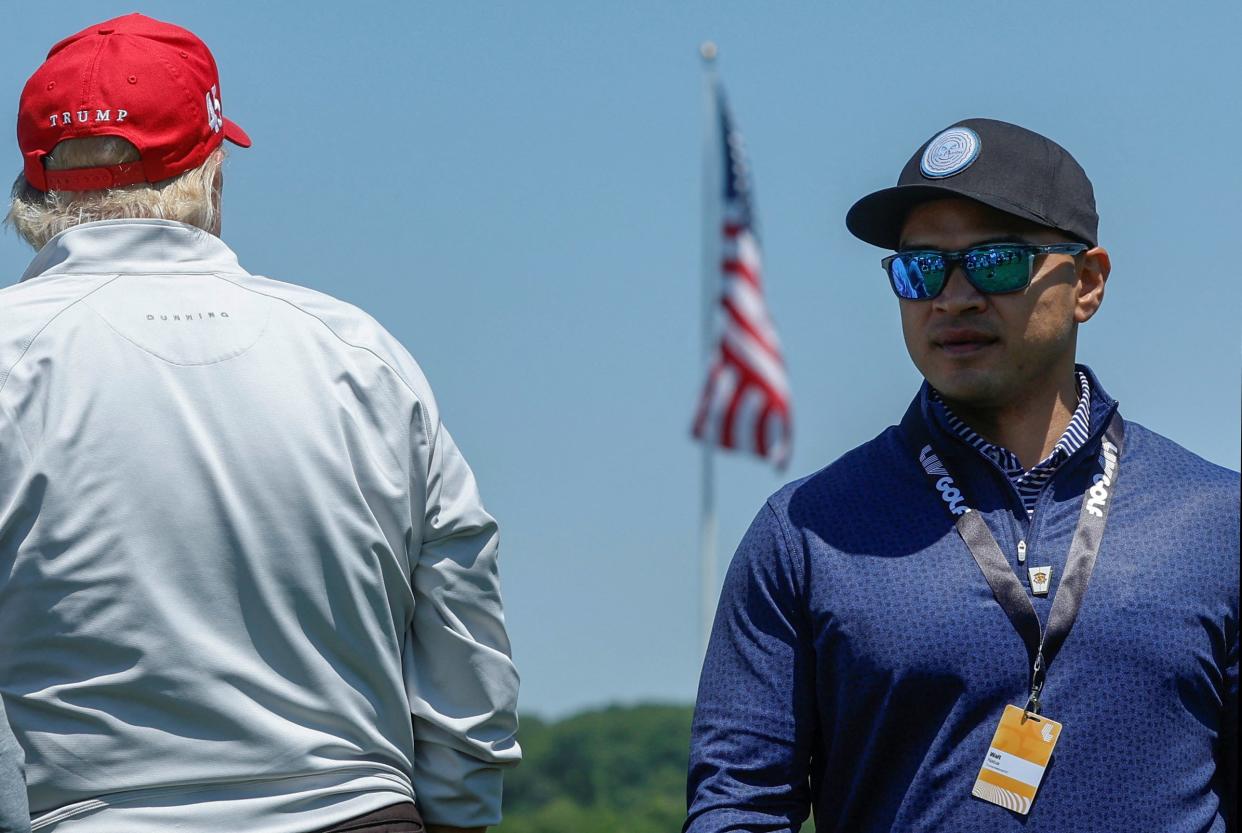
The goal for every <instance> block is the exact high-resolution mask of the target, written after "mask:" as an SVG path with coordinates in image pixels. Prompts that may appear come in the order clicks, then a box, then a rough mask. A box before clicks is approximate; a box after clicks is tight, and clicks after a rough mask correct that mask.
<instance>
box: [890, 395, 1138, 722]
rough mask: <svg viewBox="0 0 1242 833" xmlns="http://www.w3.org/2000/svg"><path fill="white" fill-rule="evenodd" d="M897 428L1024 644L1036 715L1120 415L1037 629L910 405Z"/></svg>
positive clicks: (1105, 498)
mask: <svg viewBox="0 0 1242 833" xmlns="http://www.w3.org/2000/svg"><path fill="white" fill-rule="evenodd" d="M902 428H903V429H904V432H905V434H906V437H907V438H908V439H909V441H910V443H911V446H912V450H914V451H915V453H916V455H917V456H918V462H919V463H920V465H921V466H922V467H923V470H924V471H925V472H927V476H928V478H930V480H929V482H930V483H931V485H932V488H933V489H935V490H936V491H937V492H939V494H940V498H941V500H942V501H943V502H944V507H945V511H947V512H948V513H949V517H950V519H951V520H953V522H954V525H955V526H956V527H957V531H958V534H959V535H961V536H962V540H963V541H964V542H965V543H966V547H967V548H968V549H969V550H970V554H971V555H972V556H974V559H975V563H976V564H978V565H979V569H980V570H982V571H983V577H984V578H985V579H987V582H988V586H989V587H991V588H992V595H993V596H995V597H996V601H997V603H998V604H999V605H1000V606H1001V609H1002V610H1004V611H1005V615H1006V616H1008V617H1009V621H1010V623H1011V624H1012V625H1013V628H1014V630H1016V631H1017V632H1018V635H1019V636H1021V637H1022V641H1023V642H1025V643H1026V650H1027V655H1028V658H1029V659H1030V661H1031V696H1030V698H1029V699H1028V700H1027V702H1026V707H1025V711H1026V712H1029V713H1033V714H1039V695H1040V692H1041V691H1043V688H1044V678H1045V675H1046V674H1047V672H1048V666H1049V665H1050V664H1052V660H1053V658H1054V657H1055V656H1056V655H1057V652H1058V651H1059V650H1061V645H1062V644H1064V642H1065V638H1066V637H1067V636H1069V632H1070V628H1072V627H1073V626H1074V620H1075V619H1077V618H1078V610H1079V608H1081V607H1082V597H1083V595H1085V594H1086V592H1087V581H1088V579H1090V578H1091V570H1092V569H1093V568H1094V567H1095V557H1096V554H1097V553H1098V552H1099V551H1100V539H1101V538H1103V537H1104V525H1105V523H1107V521H1108V507H1109V506H1110V505H1111V504H1110V501H1109V496H1110V495H1111V494H1112V492H1113V490H1114V488H1115V486H1116V483H1117V475H1118V474H1119V473H1120V471H1121V447H1122V441H1123V439H1124V436H1125V425H1124V423H1123V422H1122V421H1121V415H1120V414H1117V413H1116V412H1114V413H1113V416H1112V419H1110V420H1109V423H1108V427H1107V428H1106V429H1105V431H1104V443H1103V452H1104V471H1103V473H1102V474H1098V475H1096V477H1095V478H1094V482H1093V483H1092V485H1091V486H1089V487H1088V488H1087V490H1086V492H1085V493H1084V494H1083V497H1082V510H1081V511H1080V512H1079V514H1078V526H1077V528H1076V529H1075V530H1074V540H1073V542H1072V543H1071V544H1070V551H1069V556H1068V557H1067V558H1066V561H1065V571H1064V573H1063V574H1062V576H1061V581H1060V583H1059V584H1058V585H1057V592H1056V595H1055V596H1054V597H1053V601H1052V610H1051V612H1050V613H1049V614H1048V625H1047V627H1045V628H1044V629H1043V632H1042V633H1041V632H1040V627H1039V616H1038V615H1037V614H1036V613H1035V606H1034V605H1032V604H1031V599H1030V596H1028V595H1027V592H1026V590H1025V588H1023V586H1022V583H1021V582H1020V581H1018V577H1017V576H1016V575H1015V574H1014V571H1013V568H1012V567H1010V565H1009V559H1007V558H1006V557H1005V554H1004V553H1003V552H1001V548H1000V545H999V544H997V543H996V538H995V537H994V536H993V535H992V532H991V530H989V529H988V527H987V524H986V523H984V521H983V517H982V515H980V514H979V513H978V512H975V511H973V510H971V509H970V507H969V506H967V505H966V501H965V497H964V496H963V495H962V492H961V489H960V488H959V487H958V486H957V483H956V482H955V481H954V480H953V476H952V475H951V474H950V473H949V471H948V469H947V468H946V467H945V464H944V462H943V459H942V458H941V456H940V455H938V454H936V452H935V449H934V447H933V445H932V439H931V434H930V432H928V430H927V425H926V424H925V423H924V421H923V417H922V415H921V414H919V413H918V412H917V410H915V409H911V413H910V414H908V415H907V418H906V419H905V420H903V421H902Z"/></svg>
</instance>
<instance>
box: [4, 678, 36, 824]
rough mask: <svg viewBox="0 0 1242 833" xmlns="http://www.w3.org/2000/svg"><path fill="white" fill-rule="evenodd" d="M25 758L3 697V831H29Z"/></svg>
mask: <svg viewBox="0 0 1242 833" xmlns="http://www.w3.org/2000/svg"><path fill="white" fill-rule="evenodd" d="M24 757H25V756H24V754H23V752H22V748H21V747H20V746H18V745H17V739H16V738H14V737H13V732H12V730H11V729H9V721H8V717H7V716H6V715H5V713H4V698H3V697H0V833H29V832H30V807H29V805H28V804H27V802H26V778H25V775H23V773H22V762H23V760H24Z"/></svg>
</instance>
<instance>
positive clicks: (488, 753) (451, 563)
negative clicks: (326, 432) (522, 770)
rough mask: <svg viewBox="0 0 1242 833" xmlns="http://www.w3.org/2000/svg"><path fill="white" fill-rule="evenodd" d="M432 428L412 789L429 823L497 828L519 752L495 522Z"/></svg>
mask: <svg viewBox="0 0 1242 833" xmlns="http://www.w3.org/2000/svg"><path fill="white" fill-rule="evenodd" d="M436 429H437V430H436V433H434V434H433V435H432V442H431V447H430V456H429V458H428V465H427V479H426V484H425V489H424V490H423V493H424V494H425V501H426V506H425V517H424V518H423V520H422V540H421V546H420V547H419V549H418V550H417V552H416V553H415V552H412V553H411V562H412V565H411V566H412V571H413V575H412V586H413V590H414V621H413V623H412V626H411V631H410V634H409V638H408V640H407V644H406V650H405V654H404V657H403V661H404V669H405V680H406V689H407V693H408V695H409V700H410V711H411V713H412V714H413V723H414V756H415V759H414V791H415V794H416V796H417V800H418V804H419V807H420V809H421V812H422V815H423V817H424V818H425V819H426V821H427V822H428V823H434V824H443V825H449V826H455V827H478V826H486V825H494V824H498V823H499V822H500V798H501V768H502V767H506V766H513V765H515V764H517V763H518V761H519V760H520V759H521V754H522V753H521V749H520V748H519V747H518V744H517V738H516V733H517V690H518V674H517V670H516V668H515V667H514V665H513V661H512V659H511V656H510V648H509V637H508V634H507V633H506V631H505V621H504V612H503V607H502V604H501V599H500V577H499V575H498V573H497V567H496V556H497V529H496V522H495V520H493V519H492V517H491V516H490V515H489V514H488V513H487V511H486V510H485V509H484V508H483V503H482V500H481V499H480V497H479V492H478V488H477V487H476V485H475V480H474V475H473V474H472V473H471V471H470V467H469V466H468V465H467V464H466V461H465V459H464V458H463V457H462V455H461V452H459V451H458V450H457V446H456V445H455V444H454V443H453V439H452V437H450V436H449V433H448V431H447V430H445V429H444V428H443V427H441V426H438V425H437V426H436ZM417 493H418V492H417V491H416V494H417Z"/></svg>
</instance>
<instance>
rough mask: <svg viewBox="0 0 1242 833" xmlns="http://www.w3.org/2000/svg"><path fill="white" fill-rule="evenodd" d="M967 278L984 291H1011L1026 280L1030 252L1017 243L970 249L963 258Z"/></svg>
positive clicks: (1018, 287)
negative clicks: (968, 276) (1011, 245)
mask: <svg viewBox="0 0 1242 833" xmlns="http://www.w3.org/2000/svg"><path fill="white" fill-rule="evenodd" d="M963 265H964V266H965V267H966V271H967V272H968V273H969V274H970V278H971V280H972V281H973V283H974V284H975V286H977V287H979V289H981V290H983V291H984V292H1014V291H1017V290H1019V289H1023V288H1025V287H1026V285H1027V283H1028V281H1029V280H1030V268H1031V267H1030V255H1029V253H1028V252H1027V251H1026V250H1024V249H1020V248H1017V247H1008V246H989V247H988V248H984V249H972V250H971V251H969V252H967V253H966V255H965V257H964V258H963Z"/></svg>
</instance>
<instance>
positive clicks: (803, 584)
mask: <svg viewBox="0 0 1242 833" xmlns="http://www.w3.org/2000/svg"><path fill="white" fill-rule="evenodd" d="M763 505H764V507H765V508H766V509H767V510H768V511H769V512H771V513H772V520H774V521H775V522H776V528H777V529H779V530H780V533H781V543H782V544H783V545H784V548H785V560H786V561H788V562H789V567H790V568H791V569H793V570H796V571H797V573H798V598H799V599H800V600H801V602H802V605H801V608H800V609H799V611H798V613H799V614H800V616H801V617H802V618H803V620H804V623H805V622H806V619H807V616H806V614H807V610H808V604H809V602H808V599H807V592H808V588H807V582H808V581H809V579H808V577H807V569H806V564H805V562H804V563H802V564H797V563H795V561H796V560H795V558H794V552H795V547H794V546H793V543H792V542H791V541H790V540H789V529H788V527H787V526H786V524H785V521H784V519H783V518H782V517H781V513H780V512H778V511H776V507H775V506H773V505H772V499H771V498H768V499H767V500H766V501H765V502H764V504H763Z"/></svg>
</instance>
